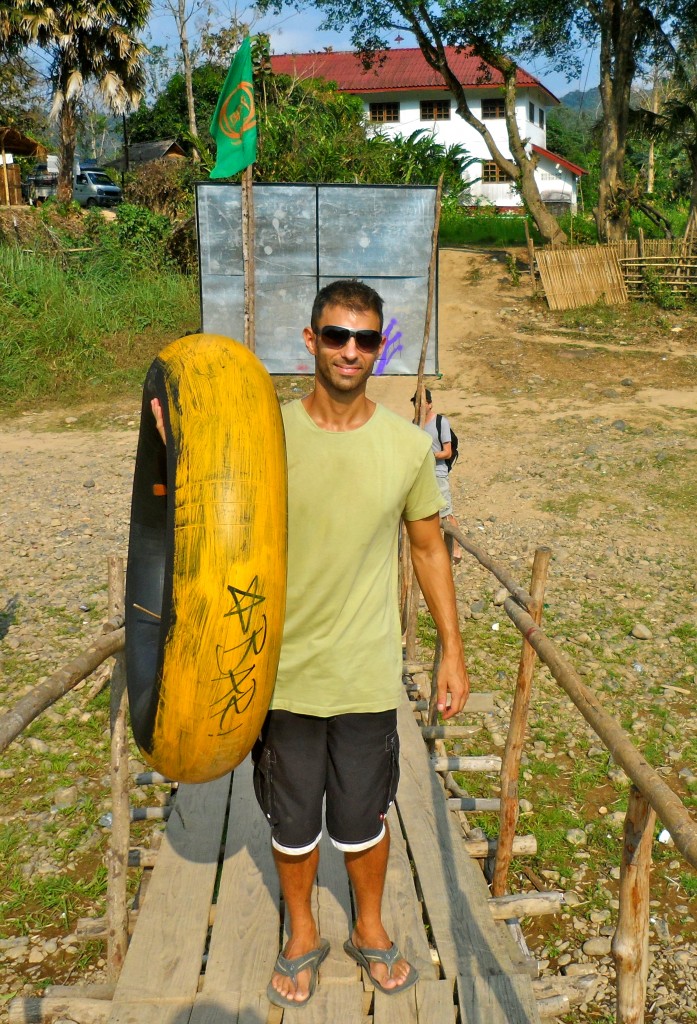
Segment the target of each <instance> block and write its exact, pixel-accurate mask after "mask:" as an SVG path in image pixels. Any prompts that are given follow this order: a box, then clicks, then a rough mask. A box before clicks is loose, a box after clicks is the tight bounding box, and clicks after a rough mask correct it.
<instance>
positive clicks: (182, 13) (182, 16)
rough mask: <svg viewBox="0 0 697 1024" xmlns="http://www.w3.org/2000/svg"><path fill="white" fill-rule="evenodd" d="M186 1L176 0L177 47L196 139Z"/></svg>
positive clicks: (194, 154) (197, 157) (190, 129)
mask: <svg viewBox="0 0 697 1024" xmlns="http://www.w3.org/2000/svg"><path fill="white" fill-rule="evenodd" d="M186 22H187V17H186V0H178V14H177V28H178V30H179V45H180V47H181V51H182V59H183V61H184V83H185V86H186V109H187V114H188V119H189V131H190V132H191V134H192V136H193V137H194V138H197V137H198V129H197V127H196V110H195V108H194V85H193V78H192V67H191V51H190V50H189V36H188V33H187V28H186ZM193 159H194V160H195V161H196V160H198V159H199V155H198V151H197V150H196V149H194V151H193Z"/></svg>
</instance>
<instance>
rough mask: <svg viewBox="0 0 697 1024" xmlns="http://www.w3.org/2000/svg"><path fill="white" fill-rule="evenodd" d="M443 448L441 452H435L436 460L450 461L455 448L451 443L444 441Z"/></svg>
mask: <svg viewBox="0 0 697 1024" xmlns="http://www.w3.org/2000/svg"><path fill="white" fill-rule="evenodd" d="M442 444H443V447H442V448H441V450H440V451H439V452H434V455H435V457H436V459H449V458H450V456H451V455H452V454H453V446H452V444H451V443H450V441H443V442H442Z"/></svg>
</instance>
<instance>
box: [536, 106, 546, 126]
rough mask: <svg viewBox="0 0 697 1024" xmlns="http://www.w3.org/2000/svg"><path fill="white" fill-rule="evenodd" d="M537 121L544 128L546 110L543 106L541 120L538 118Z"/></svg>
mask: <svg viewBox="0 0 697 1024" xmlns="http://www.w3.org/2000/svg"><path fill="white" fill-rule="evenodd" d="M537 123H538V124H539V126H540V128H544V126H545V112H544V110H543V109H542V107H540V117H539V120H538V122H537Z"/></svg>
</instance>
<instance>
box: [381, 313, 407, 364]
mask: <svg viewBox="0 0 697 1024" xmlns="http://www.w3.org/2000/svg"><path fill="white" fill-rule="evenodd" d="M396 328H397V321H396V320H395V318H394V317H392V319H391V320H390V322H389V324H388V325H387V328H386V329H385V339H386V342H387V343H386V345H385V347H384V349H383V350H382V355H381V356H380V358H379V359H378V361H377V363H376V364H375V371H374V372H375V375H376V376H378V377H379V376H380V374H381V373H384V372H385V370H386V369H387V366H388V364H389V362H390V360H391V359H392V358H393V357H394V356H396V355H397V353H398V352H403V351H404V345H400V344H399V339H400V338H401V337H402V332H401V331H398V330H397V329H396ZM393 331H394V334H393V333H392V332H393Z"/></svg>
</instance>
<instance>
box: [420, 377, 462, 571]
mask: <svg viewBox="0 0 697 1024" xmlns="http://www.w3.org/2000/svg"><path fill="white" fill-rule="evenodd" d="M424 398H425V400H426V419H425V420H424V425H423V429H424V430H425V431H426V433H427V434H428V435H429V437H430V438H431V448H432V450H433V456H434V458H435V460H436V482H437V484H438V487H439V488H440V493H441V494H442V496H443V501H444V502H445V505H444V507H443V508H441V510H440V517H441V519H447V520H448V522H449V523H452V524H453V526H457V525H458V523H457V519H456V518H455V516H454V515H453V499H452V494H451V493H450V469H449V468H448V459H450V458H451V457H452V454H453V446H452V435H451V431H450V423H449V422H448V420H447V419H446V417H445V416H438V414H437V413H436V411H435V409H434V408H433V397H432V395H431V392H430V391H429V390H428V388H424ZM411 401H412V404H414V405H415V404H416V395H412V399H411ZM422 401H423V399H422ZM461 560H462V548H461V547H460V545H459V544H458V543H457V541H455V542H454V544H453V562H460V561H461Z"/></svg>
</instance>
